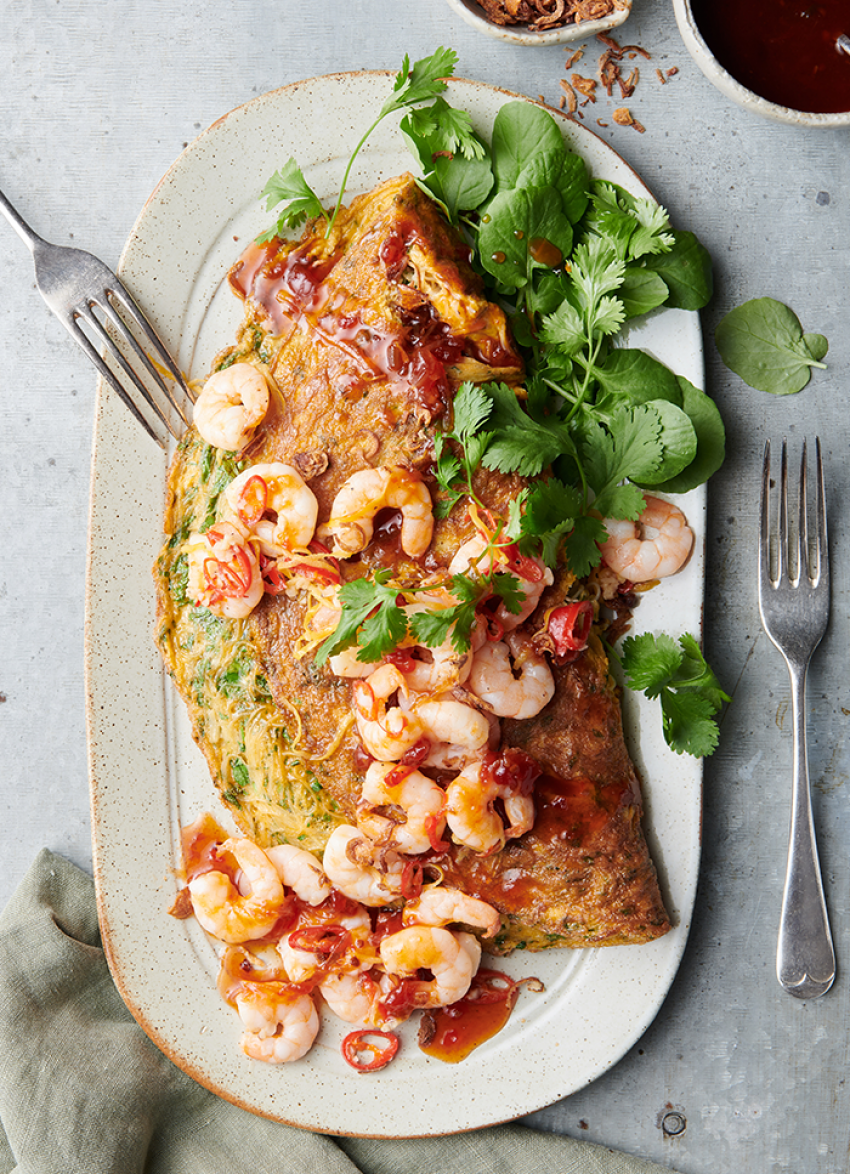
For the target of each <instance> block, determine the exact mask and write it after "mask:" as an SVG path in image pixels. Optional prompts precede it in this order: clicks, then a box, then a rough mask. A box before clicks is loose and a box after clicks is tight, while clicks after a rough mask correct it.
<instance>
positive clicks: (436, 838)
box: [425, 815, 451, 854]
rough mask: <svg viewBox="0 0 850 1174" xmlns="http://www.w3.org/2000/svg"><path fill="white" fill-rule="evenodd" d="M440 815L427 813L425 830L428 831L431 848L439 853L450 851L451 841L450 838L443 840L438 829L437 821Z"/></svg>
mask: <svg viewBox="0 0 850 1174" xmlns="http://www.w3.org/2000/svg"><path fill="white" fill-rule="evenodd" d="M438 820H439V817H438V816H436V815H427V816H426V817H425V831H426V832H427V833H428V840H429V841H430V844H431V848H432V850H433V851H434V852H436V853H437V854H439V853H441V852H448V850H449V848H450V847H451V843H450V842H449V841H448V840H441V839H440V833H439V832H438V831H437V823H438Z"/></svg>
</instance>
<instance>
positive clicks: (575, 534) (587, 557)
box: [564, 499, 643, 578]
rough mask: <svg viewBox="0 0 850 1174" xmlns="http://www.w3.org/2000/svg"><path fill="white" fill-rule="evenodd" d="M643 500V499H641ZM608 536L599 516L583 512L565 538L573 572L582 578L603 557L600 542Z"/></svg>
mask: <svg viewBox="0 0 850 1174" xmlns="http://www.w3.org/2000/svg"><path fill="white" fill-rule="evenodd" d="M641 500H643V499H641ZM605 538H606V531H605V527H604V525H603V524H602V522H601V521H600V519H599V518H595V517H592V516H591V515H590V514H582V515H581V516H580V517H578V518H576V520H575V523H574V525H573V528H572V530H570V532H569V534H567V536H566V538H565V539H564V557H565V558H566V560H567V564H568V566H569V567H570V569H571V570H572V572H573V574H575V575H577V576H578V577H579V578H582V577H583V576H584V575H586V574H588V572H589V571H590V569H591V567H595V566H598V564H599V561H600V559H601V557H602V556H601V554H600V553H599V546H598V543H600V542H604V541H605Z"/></svg>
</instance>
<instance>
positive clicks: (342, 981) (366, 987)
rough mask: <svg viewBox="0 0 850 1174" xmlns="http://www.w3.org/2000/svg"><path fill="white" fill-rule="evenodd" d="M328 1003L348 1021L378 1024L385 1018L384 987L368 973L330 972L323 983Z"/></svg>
mask: <svg viewBox="0 0 850 1174" xmlns="http://www.w3.org/2000/svg"><path fill="white" fill-rule="evenodd" d="M319 990H320V991H321V993H322V997H323V998H324V1000H325V1002H326V1003H327V1005H328V1006H329V1007H330V1009H331V1011H333V1013H334V1015H336V1016H338V1017H339V1018H340V1019H343V1020H345V1022H346V1023H362V1024H364V1025H365V1026H368V1027H378V1026H381V1025H383V1024H384V1022H385V1020H384V1018H383V1016H382V1015H381V1012H380V1007H379V1003H380V999H381V994H382V992H381V988H380V987H379V986H378V984H377V983H376V982H375V980H374V979H373V978H372V977H371V975H368V974H329V975H328V976H327V978H325V979H323V980H322V982H320V983H319Z"/></svg>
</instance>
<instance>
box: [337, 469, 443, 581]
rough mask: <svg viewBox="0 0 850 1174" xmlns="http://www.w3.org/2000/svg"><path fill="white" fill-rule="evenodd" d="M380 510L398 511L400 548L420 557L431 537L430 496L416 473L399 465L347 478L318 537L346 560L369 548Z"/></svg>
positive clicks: (359, 473)
mask: <svg viewBox="0 0 850 1174" xmlns="http://www.w3.org/2000/svg"><path fill="white" fill-rule="evenodd" d="M382 509H396V510H401V535H400V540H401V548H402V550H403V551H404V553H405V554H407V555H409V556H410V557H411V558H419V557H420V556H421V555H423V554H424V553H425V551H426V550H427V549H428V547H429V546H430V545H431V538H432V536H433V533H434V511H433V506H432V503H431V494H430V493H429V491H428V486H427V485H426V484H425V482H424V481H423V480H422V478H421V477H420V475H419V474H418V473H415V472H413V471H411V470H410V469H405V468H403V467H402V466H401V465H392V466H382V467H381V468H378V469H361V470H360V471H359V472H358V473H354V474H353V475H352V476H351V477H349V478H348V480H347V481H346V482H344V484H343V485H342V487H341V488H340V490H339V492H338V493H337V495H336V497H335V498H334V501H333V505H332V507H331V516H330V518H329V519H328V521H327V522H326V523H325V525H324V526H321V527H320V536H321V537H332V538H333V539H334V546H333V550H332V552H331V553H332V554H334V555H336V556H337V557H338V558H348V557H349V555H352V554H356V553H357V552H358V551H360V550H364V549H365V548H366V547H367V546H368V545H369V543H370V542H371V540H372V534H373V532H374V518H375V515H376V514H377V513H378V512H379V510H382Z"/></svg>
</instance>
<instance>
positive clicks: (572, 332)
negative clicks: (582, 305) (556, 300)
mask: <svg viewBox="0 0 850 1174" xmlns="http://www.w3.org/2000/svg"><path fill="white" fill-rule="evenodd" d="M540 337H541V339H542V340H543V342H544V343H546V345H547V346H552V347H556V348H557V349H558V350H559V351H561V352H562V353H563V354H565V355H570V356H572V355H577V354H578V352H579V351H580V350H582V348H583V347H584V346H585V345H586V344H587V342H588V341H589V340H588V338H587V335H586V333H585V329H584V319H583V318H582V316H581V314H579V312H578V310H576V309H575V308H574V307H573V306H571V305H570V303H569V302H567V301H563V302H561V304H560V306H558V308H557V309H556V310H554V311H553V313H551V314H549V315H547V317H546V318H544V319H543V322H542V323H541V325H540Z"/></svg>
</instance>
